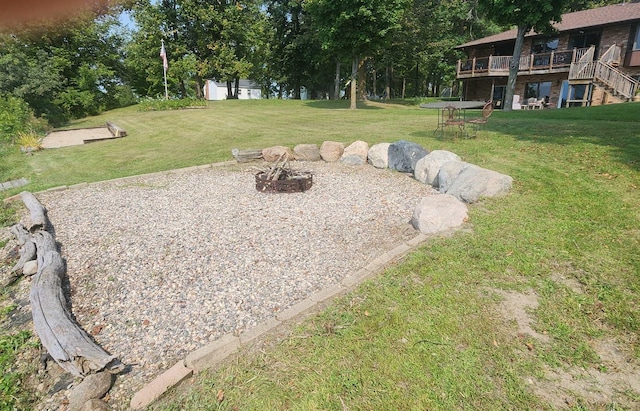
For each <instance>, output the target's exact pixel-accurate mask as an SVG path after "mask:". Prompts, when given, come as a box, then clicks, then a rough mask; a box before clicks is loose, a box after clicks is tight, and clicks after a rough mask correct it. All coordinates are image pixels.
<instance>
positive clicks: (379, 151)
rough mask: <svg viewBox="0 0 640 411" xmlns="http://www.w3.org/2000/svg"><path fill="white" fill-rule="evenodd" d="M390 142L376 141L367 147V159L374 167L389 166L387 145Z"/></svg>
mask: <svg viewBox="0 0 640 411" xmlns="http://www.w3.org/2000/svg"><path fill="white" fill-rule="evenodd" d="M390 145H391V143H378V144H374V145H372V146H371V147H370V148H369V153H368V154H367V159H368V160H367V161H368V162H369V164H371V165H372V166H374V167H375V168H387V167H389V146H390Z"/></svg>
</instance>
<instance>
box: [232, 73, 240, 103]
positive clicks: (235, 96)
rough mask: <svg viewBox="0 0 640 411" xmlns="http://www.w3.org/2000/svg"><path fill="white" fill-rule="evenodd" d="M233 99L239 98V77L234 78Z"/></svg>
mask: <svg viewBox="0 0 640 411" xmlns="http://www.w3.org/2000/svg"><path fill="white" fill-rule="evenodd" d="M233 98H240V77H236V87H235V93H234V94H233Z"/></svg>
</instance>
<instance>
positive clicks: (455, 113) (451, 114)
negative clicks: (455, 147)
mask: <svg viewBox="0 0 640 411" xmlns="http://www.w3.org/2000/svg"><path fill="white" fill-rule="evenodd" d="M445 114H446V118H445V120H444V124H443V126H444V127H458V131H459V132H460V133H461V134H463V133H464V124H465V121H464V116H462V117H461V113H460V109H459V108H457V107H456V106H454V105H449V106H446V107H445V108H444V109H443V113H442V115H443V117H444V115H445ZM458 131H456V135H457V134H458ZM443 136H444V129H443Z"/></svg>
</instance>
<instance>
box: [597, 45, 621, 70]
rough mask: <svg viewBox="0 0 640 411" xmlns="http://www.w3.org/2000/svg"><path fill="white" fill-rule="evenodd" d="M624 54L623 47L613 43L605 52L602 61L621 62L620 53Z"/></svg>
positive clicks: (608, 62)
mask: <svg viewBox="0 0 640 411" xmlns="http://www.w3.org/2000/svg"><path fill="white" fill-rule="evenodd" d="M621 54H622V47H620V46H618V45H617V44H612V45H611V47H609V48H608V49H607V51H605V52H604V54H603V55H602V57H600V61H601V62H603V63H607V64H613V65H616V64H620V55H621Z"/></svg>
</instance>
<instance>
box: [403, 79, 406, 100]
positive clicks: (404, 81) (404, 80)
mask: <svg viewBox="0 0 640 411" xmlns="http://www.w3.org/2000/svg"><path fill="white" fill-rule="evenodd" d="M406 89H407V78H406V77H402V98H404V97H405V91H406Z"/></svg>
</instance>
